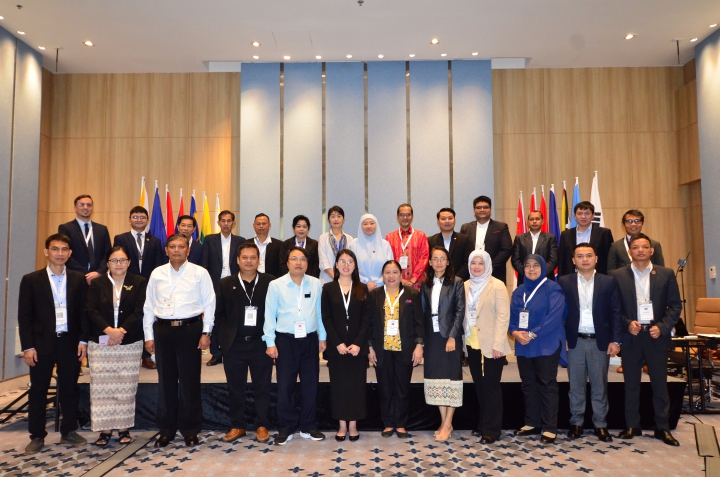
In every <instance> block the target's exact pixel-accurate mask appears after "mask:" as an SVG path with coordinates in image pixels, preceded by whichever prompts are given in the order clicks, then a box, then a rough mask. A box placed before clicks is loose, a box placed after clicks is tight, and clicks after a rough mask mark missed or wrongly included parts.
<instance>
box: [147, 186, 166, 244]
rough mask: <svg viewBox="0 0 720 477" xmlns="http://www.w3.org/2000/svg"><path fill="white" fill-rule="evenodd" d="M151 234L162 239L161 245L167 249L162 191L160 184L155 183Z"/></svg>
mask: <svg viewBox="0 0 720 477" xmlns="http://www.w3.org/2000/svg"><path fill="white" fill-rule="evenodd" d="M150 234H151V235H154V236H155V237H157V238H159V239H160V243H161V244H162V246H163V248H165V242H166V240H167V234H166V232H165V222H164V221H163V213H162V207H161V206H160V191H159V190H158V183H157V181H155V200H154V201H153V208H152V219H151V220H150Z"/></svg>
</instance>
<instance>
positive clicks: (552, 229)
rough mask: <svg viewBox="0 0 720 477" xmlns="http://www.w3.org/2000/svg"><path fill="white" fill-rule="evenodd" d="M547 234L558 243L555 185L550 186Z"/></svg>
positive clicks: (556, 272)
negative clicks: (553, 237)
mask: <svg viewBox="0 0 720 477" xmlns="http://www.w3.org/2000/svg"><path fill="white" fill-rule="evenodd" d="M548 229H549V230H548V233H551V234H553V235H554V236H555V240H557V243H560V221H559V220H558V214H557V204H556V203H555V184H550V210H548ZM557 274H558V267H555V277H556V278H555V279H556V280H557Z"/></svg>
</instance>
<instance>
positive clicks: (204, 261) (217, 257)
mask: <svg viewBox="0 0 720 477" xmlns="http://www.w3.org/2000/svg"><path fill="white" fill-rule="evenodd" d="M243 242H245V237H240V236H239V235H235V234H230V275H237V274H238V273H239V272H240V267H238V264H237V251H238V248H240V244H241V243H243ZM200 262H201V263H200V264H201V265H202V267H203V268H204V269H205V270H207V271H208V273H209V274H210V279H211V280H212V282H213V288H214V289H215V293H217V291H218V286H219V285H220V275H222V267H223V257H222V240H221V238H220V234H219V233H218V234H210V235H208V236H207V237H205V243H203V247H202V257H201V259H200Z"/></svg>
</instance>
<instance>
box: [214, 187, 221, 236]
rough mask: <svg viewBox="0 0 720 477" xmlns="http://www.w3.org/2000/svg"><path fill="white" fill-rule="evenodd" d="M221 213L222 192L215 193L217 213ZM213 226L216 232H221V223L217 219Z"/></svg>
mask: <svg viewBox="0 0 720 477" xmlns="http://www.w3.org/2000/svg"><path fill="white" fill-rule="evenodd" d="M219 213H220V194H215V215H217V214H219ZM214 222H215V223H214V225H213V228H214V230H215V233H216V234H219V233H220V224H218V223H217V221H214Z"/></svg>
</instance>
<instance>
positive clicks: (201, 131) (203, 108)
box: [189, 73, 240, 137]
mask: <svg viewBox="0 0 720 477" xmlns="http://www.w3.org/2000/svg"><path fill="white" fill-rule="evenodd" d="M189 80H190V81H189V94H190V98H189V102H190V118H192V120H191V121H190V122H189V127H190V132H189V137H238V136H240V113H239V108H240V99H239V96H240V76H239V75H238V74H233V73H216V74H212V75H208V74H204V73H195V74H191V75H189Z"/></svg>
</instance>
